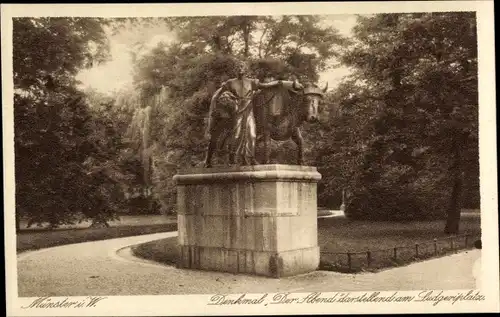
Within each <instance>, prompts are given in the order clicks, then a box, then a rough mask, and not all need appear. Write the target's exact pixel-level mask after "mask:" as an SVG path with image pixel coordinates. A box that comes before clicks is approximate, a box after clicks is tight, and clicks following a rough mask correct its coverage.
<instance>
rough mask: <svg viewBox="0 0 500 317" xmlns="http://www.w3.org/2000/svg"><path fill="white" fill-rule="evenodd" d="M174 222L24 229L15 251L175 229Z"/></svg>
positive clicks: (18, 237) (18, 236)
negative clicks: (107, 226)
mask: <svg viewBox="0 0 500 317" xmlns="http://www.w3.org/2000/svg"><path fill="white" fill-rule="evenodd" d="M176 230H177V224H176V223H165V224H142V225H138V224H135V225H124V226H115V227H110V228H72V229H57V230H47V229H45V230H44V229H33V230H31V229H24V230H22V231H21V232H20V233H18V234H17V247H16V250H17V252H18V253H19V252H23V251H28V250H37V249H43V248H49V247H55V246H59V245H64V244H71V243H79V242H87V241H97V240H106V239H113V238H122V237H129V236H136V235H143V234H152V233H159V232H168V231H176Z"/></svg>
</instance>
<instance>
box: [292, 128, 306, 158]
mask: <svg viewBox="0 0 500 317" xmlns="http://www.w3.org/2000/svg"><path fill="white" fill-rule="evenodd" d="M292 140H293V142H295V144H297V164H298V165H304V147H303V143H304V139H303V138H302V134H301V133H300V129H299V128H295V129H294V130H293V133H292Z"/></svg>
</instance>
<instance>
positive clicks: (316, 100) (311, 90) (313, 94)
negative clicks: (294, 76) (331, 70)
mask: <svg viewBox="0 0 500 317" xmlns="http://www.w3.org/2000/svg"><path fill="white" fill-rule="evenodd" d="M327 89H328V83H326V86H325V88H323V89H321V88H319V87H318V86H316V85H314V84H308V85H306V86H305V87H304V88H303V89H302V94H303V97H304V104H303V106H304V115H305V119H306V121H307V122H318V121H319V114H320V112H321V102H322V101H323V95H324V94H325V93H326V90H327Z"/></svg>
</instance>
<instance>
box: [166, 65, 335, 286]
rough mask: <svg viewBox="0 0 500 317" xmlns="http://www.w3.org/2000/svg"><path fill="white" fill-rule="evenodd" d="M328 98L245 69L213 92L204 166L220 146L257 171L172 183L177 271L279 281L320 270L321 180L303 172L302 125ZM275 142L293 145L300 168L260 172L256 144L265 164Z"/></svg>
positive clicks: (200, 174)
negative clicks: (256, 76)
mask: <svg viewBox="0 0 500 317" xmlns="http://www.w3.org/2000/svg"><path fill="white" fill-rule="evenodd" d="M265 81H267V82H265ZM325 90H326V87H325V89H320V88H318V87H317V86H316V85H313V84H309V85H305V86H302V85H301V84H300V83H298V82H297V81H296V80H292V81H280V80H278V81H277V80H274V79H273V78H267V80H266V79H264V80H263V81H262V82H261V81H259V80H256V79H250V78H247V77H246V76H245V69H244V68H243V67H240V69H239V72H238V76H237V78H233V79H230V80H228V81H226V82H225V83H224V84H222V86H221V87H220V88H219V89H218V90H217V91H216V92H215V94H214V96H213V97H212V100H211V104H210V114H209V122H208V126H207V128H206V137H207V138H208V139H209V140H210V142H209V145H208V149H207V156H206V159H205V166H206V167H210V166H211V158H212V154H213V153H214V150H215V149H216V146H217V145H219V146H220V144H221V143H222V145H224V143H225V142H226V141H228V142H227V143H228V145H229V147H230V155H229V161H230V163H235V161H236V159H238V158H239V159H242V161H243V162H242V164H245V165H252V164H255V165H254V166H251V167H249V166H241V167H238V168H233V167H219V168H215V169H212V168H188V169H185V170H179V171H178V173H177V175H175V176H174V180H175V182H176V185H177V205H176V206H177V219H178V221H177V223H178V230H179V235H178V243H179V259H178V263H177V265H178V267H179V268H189V269H200V270H209V271H221V272H230V273H245V274H253V275H262V276H268V277H274V278H281V277H285V276H293V275H297V274H302V273H307V272H312V271H314V270H317V269H318V267H319V263H320V252H319V246H318V226H317V223H318V219H317V216H318V215H317V209H318V206H317V195H316V192H317V183H318V182H319V180H320V179H321V174H319V173H318V171H317V169H316V168H315V167H313V166H300V165H301V164H302V161H303V159H302V137H301V135H300V125H301V123H302V122H304V121H310V122H314V121H317V120H318V113H319V109H318V108H319V102H320V99H321V98H322V96H323V94H324V92H325ZM254 115H255V117H254ZM259 138H260V140H259ZM271 138H272V139H274V140H278V141H282V140H287V139H289V138H292V139H293V140H294V141H295V143H297V145H298V149H299V155H298V162H299V166H297V165H287V164H265V165H256V159H255V145H256V141H257V140H259V141H264V145H265V147H266V151H265V152H266V153H264V154H265V163H268V161H269V153H268V146H267V145H268V143H269V141H270V139H271ZM297 232H300V234H297Z"/></svg>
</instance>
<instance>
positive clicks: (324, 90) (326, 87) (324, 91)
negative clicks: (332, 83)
mask: <svg viewBox="0 0 500 317" xmlns="http://www.w3.org/2000/svg"><path fill="white" fill-rule="evenodd" d="M327 89H328V82H326V85H325V88H323V93H326V90H327Z"/></svg>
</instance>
